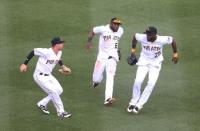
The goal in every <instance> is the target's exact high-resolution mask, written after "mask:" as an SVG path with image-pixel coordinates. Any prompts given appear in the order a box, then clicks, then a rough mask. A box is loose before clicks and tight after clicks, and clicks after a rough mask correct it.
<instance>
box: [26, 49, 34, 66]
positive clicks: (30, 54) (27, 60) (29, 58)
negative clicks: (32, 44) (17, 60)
mask: <svg viewBox="0 0 200 131" xmlns="http://www.w3.org/2000/svg"><path fill="white" fill-rule="evenodd" d="M33 56H34V51H31V52H30V53H29V54H28V56H27V57H26V60H25V61H24V64H25V65H27V64H28V62H29V61H30V60H31V59H32V58H33Z"/></svg>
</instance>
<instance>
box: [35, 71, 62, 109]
mask: <svg viewBox="0 0 200 131" xmlns="http://www.w3.org/2000/svg"><path fill="white" fill-rule="evenodd" d="M35 81H36V83H37V84H38V85H39V86H40V87H41V88H42V89H43V90H44V91H45V92H46V93H47V94H48V95H49V97H50V98H51V100H52V102H53V104H54V107H55V108H56V111H57V112H64V106H63V103H62V100H61V98H60V96H59V93H58V91H57V89H56V87H55V85H53V84H52V82H51V81H52V80H51V77H50V76H41V75H36V78H35Z"/></svg>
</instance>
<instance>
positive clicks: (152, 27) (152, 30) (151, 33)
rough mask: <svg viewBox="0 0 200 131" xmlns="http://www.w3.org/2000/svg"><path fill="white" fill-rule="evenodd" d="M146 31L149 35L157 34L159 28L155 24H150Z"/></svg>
mask: <svg viewBox="0 0 200 131" xmlns="http://www.w3.org/2000/svg"><path fill="white" fill-rule="evenodd" d="M144 33H145V34H147V35H156V34H157V29H156V27H154V26H149V27H148V28H147V29H146V31H145V32H144Z"/></svg>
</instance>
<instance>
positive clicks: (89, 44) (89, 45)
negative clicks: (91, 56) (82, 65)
mask: <svg viewBox="0 0 200 131" xmlns="http://www.w3.org/2000/svg"><path fill="white" fill-rule="evenodd" d="M86 49H88V50H89V49H92V43H91V42H88V43H87V44H86Z"/></svg>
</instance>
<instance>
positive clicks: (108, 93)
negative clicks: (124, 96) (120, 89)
mask: <svg viewBox="0 0 200 131" xmlns="http://www.w3.org/2000/svg"><path fill="white" fill-rule="evenodd" d="M116 67H117V62H116V60H115V59H108V60H107V62H106V89H105V102H104V104H107V103H112V102H114V101H115V99H114V98H113V86H114V76H115V72H116Z"/></svg>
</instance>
